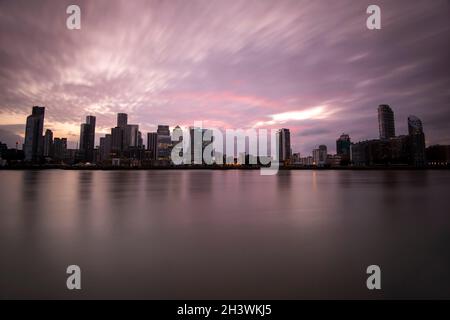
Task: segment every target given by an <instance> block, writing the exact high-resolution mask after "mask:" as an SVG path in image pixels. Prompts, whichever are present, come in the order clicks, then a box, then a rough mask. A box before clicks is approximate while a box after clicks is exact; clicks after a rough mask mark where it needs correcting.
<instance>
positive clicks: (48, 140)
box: [44, 129, 53, 157]
mask: <svg viewBox="0 0 450 320" xmlns="http://www.w3.org/2000/svg"><path fill="white" fill-rule="evenodd" d="M52 156H53V132H52V130H50V129H47V130H45V135H44V157H52Z"/></svg>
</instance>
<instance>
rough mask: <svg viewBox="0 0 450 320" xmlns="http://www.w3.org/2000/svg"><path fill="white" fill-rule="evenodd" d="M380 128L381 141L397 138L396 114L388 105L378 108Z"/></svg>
mask: <svg viewBox="0 0 450 320" xmlns="http://www.w3.org/2000/svg"><path fill="white" fill-rule="evenodd" d="M378 128H379V131H380V139H389V138H393V137H395V123H394V112H393V111H392V109H391V107H389V105H387V104H381V105H379V106H378Z"/></svg>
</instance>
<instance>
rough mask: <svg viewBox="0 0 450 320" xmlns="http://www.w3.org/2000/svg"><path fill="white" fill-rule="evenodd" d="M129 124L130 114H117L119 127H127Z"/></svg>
mask: <svg viewBox="0 0 450 320" xmlns="http://www.w3.org/2000/svg"><path fill="white" fill-rule="evenodd" d="M127 124H128V115H127V114H126V113H118V114H117V126H118V127H119V128H123V127H126V125H127Z"/></svg>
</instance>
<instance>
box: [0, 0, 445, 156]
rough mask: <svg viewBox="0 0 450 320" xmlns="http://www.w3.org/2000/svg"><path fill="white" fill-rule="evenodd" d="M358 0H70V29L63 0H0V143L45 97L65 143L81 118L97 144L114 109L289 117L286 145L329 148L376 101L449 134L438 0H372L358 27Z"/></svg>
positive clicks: (235, 124) (250, 119) (134, 119)
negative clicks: (78, 14)
mask: <svg viewBox="0 0 450 320" xmlns="http://www.w3.org/2000/svg"><path fill="white" fill-rule="evenodd" d="M368 3H369V2H366V1H362V2H358V3H357V4H355V3H353V2H352V3H350V2H348V1H338V2H336V3H332V4H330V3H326V4H325V3H320V2H302V1H292V2H291V1H279V2H277V4H276V5H275V4H272V3H265V2H255V3H249V2H239V1H237V2H236V3H235V4H234V5H233V6H231V5H230V4H229V3H228V2H225V1H216V2H214V3H211V4H209V5H204V3H202V2H196V1H193V2H191V4H190V5H189V6H186V5H183V4H182V3H175V2H171V3H166V4H158V3H156V2H149V1H146V2H141V1H136V2H134V3H133V4H132V5H131V4H127V5H125V2H121V1H108V2H101V1H96V2H95V3H92V2H85V1H80V2H79V5H80V7H81V10H82V14H83V20H82V21H83V22H82V28H81V30H77V31H69V30H67V29H66V28H65V25H64V24H65V18H66V14H65V8H66V6H67V3H65V2H64V1H61V2H60V3H59V2H58V3H56V4H55V3H52V2H45V1H44V2H42V3H40V4H39V5H37V4H34V3H28V2H27V3H25V2H21V1H15V2H4V3H2V4H0V6H1V9H2V10H0V12H10V13H11V16H15V17H16V19H8V18H7V17H4V16H2V19H1V26H2V28H1V29H0V30H1V31H0V35H1V37H2V39H4V41H6V42H7V43H8V46H6V47H4V48H2V51H1V52H2V55H1V59H0V74H1V75H2V77H1V80H0V83H1V86H0V96H1V97H2V99H1V102H0V137H1V141H2V142H6V143H8V145H9V147H13V146H14V145H13V144H14V143H15V142H16V141H17V139H20V142H21V143H22V142H23V138H24V136H23V132H24V124H23V123H24V119H25V118H26V117H27V115H28V114H29V108H30V107H31V106H32V105H43V106H45V107H46V108H47V110H46V111H47V112H46V129H51V130H52V131H53V134H54V136H56V137H67V138H68V141H69V147H70V148H75V146H76V144H77V141H79V134H80V128H79V125H80V123H82V122H83V121H84V117H85V116H86V115H93V116H95V117H96V119H97V123H96V132H97V134H96V137H95V145H98V144H99V138H100V136H103V135H104V134H106V133H109V130H110V128H111V124H112V123H114V121H115V116H116V113H120V112H125V113H128V114H129V115H130V119H129V122H130V123H136V124H138V125H139V127H140V128H141V130H142V132H144V133H146V132H151V131H156V129H157V125H158V124H171V125H173V126H175V125H180V126H186V127H187V126H190V125H192V124H193V122H194V121H195V120H202V121H204V123H205V127H220V128H245V127H253V126H257V127H266V128H283V127H287V128H290V130H291V137H290V140H291V143H292V149H293V150H294V151H295V152H298V151H300V153H302V154H305V153H308V154H309V153H310V151H311V150H312V149H313V148H317V146H318V145H320V144H324V145H327V146H328V148H329V151H330V152H334V151H335V150H334V146H335V144H334V142H335V140H336V138H337V137H338V136H339V135H340V134H341V133H344V132H345V133H348V134H350V136H351V137H352V141H361V140H366V139H371V138H374V137H377V136H378V131H379V128H378V127H377V123H376V121H373V120H374V117H376V111H374V106H378V105H379V104H380V103H385V104H388V105H390V106H391V107H392V108H394V109H395V113H396V118H397V119H402V120H401V121H397V126H396V127H397V132H396V133H397V135H401V134H407V132H408V126H407V122H406V121H403V119H407V117H408V116H409V115H411V114H413V115H415V116H417V117H418V118H420V119H421V120H422V121H423V123H424V127H425V128H424V130H425V131H426V139H427V145H432V144H450V132H449V130H450V129H449V128H448V121H449V120H450V110H449V108H448V102H449V92H448V88H449V87H450V80H449V77H448V72H447V71H446V70H448V69H449V67H450V65H449V64H450V62H449V61H448V59H447V57H448V53H449V51H450V50H449V43H448V40H447V39H448V33H449V25H448V23H447V13H446V10H448V3H447V2H446V1H436V2H434V3H433V5H432V6H431V5H430V4H429V2H428V1H422V2H421V1H419V2H417V3H416V4H415V5H414V6H413V7H410V6H408V2H407V1H396V2H395V3H393V2H387V1H382V2H381V3H380V6H381V8H382V21H383V22H382V29H381V30H379V31H369V30H367V28H366V27H365V19H366V16H367V15H366V13H365V9H366V8H367V4H368ZM406 8H407V9H406ZM3 9H4V10H3ZM25 9H26V10H25ZM103 12H108V14H107V15H104V14H102V13H103ZM156 13H157V14H156ZM175 15H176V19H175V18H174V17H175ZM136 21H139V23H135V22H136ZM418 21H419V22H420V23H418ZM399 39H400V40H399ZM171 128H173V127H171ZM144 136H145V137H146V134H144ZM145 140H146V139H145Z"/></svg>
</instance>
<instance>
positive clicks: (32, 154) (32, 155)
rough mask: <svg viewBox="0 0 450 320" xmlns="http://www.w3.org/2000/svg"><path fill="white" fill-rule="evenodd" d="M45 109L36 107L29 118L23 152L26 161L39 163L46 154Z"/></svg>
mask: <svg viewBox="0 0 450 320" xmlns="http://www.w3.org/2000/svg"><path fill="white" fill-rule="evenodd" d="M44 115H45V107H38V106H34V107H33V110H32V112H31V115H29V116H28V117H27V123H26V127H25V142H24V145H23V150H24V153H25V161H38V160H40V159H41V157H42V156H43V153H44V138H43V136H42V132H43V130H44Z"/></svg>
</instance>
